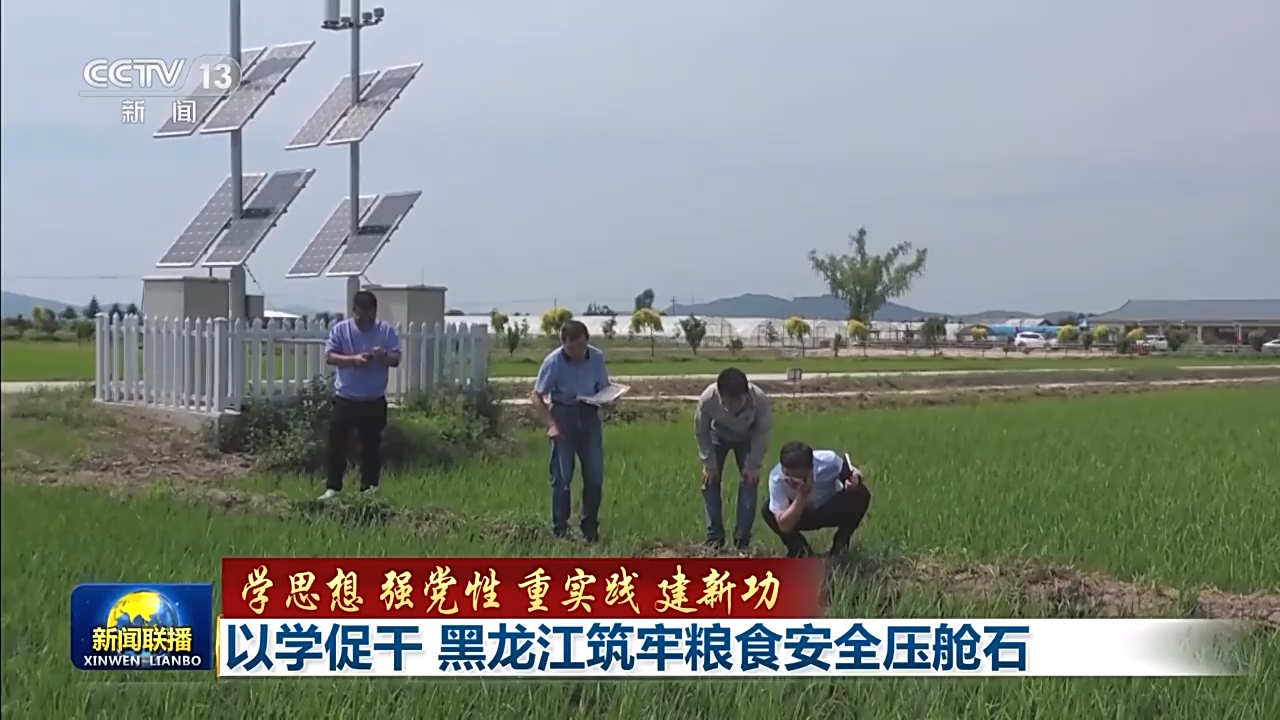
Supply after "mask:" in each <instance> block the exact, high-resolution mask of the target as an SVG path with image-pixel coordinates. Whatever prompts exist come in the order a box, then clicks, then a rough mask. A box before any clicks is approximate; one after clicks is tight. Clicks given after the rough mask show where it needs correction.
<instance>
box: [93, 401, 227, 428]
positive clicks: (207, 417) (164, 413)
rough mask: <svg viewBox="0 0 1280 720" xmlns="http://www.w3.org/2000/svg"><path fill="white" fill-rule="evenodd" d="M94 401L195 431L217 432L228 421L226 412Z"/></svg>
mask: <svg viewBox="0 0 1280 720" xmlns="http://www.w3.org/2000/svg"><path fill="white" fill-rule="evenodd" d="M94 403H95V404H97V405H100V406H102V407H105V408H110V409H112V410H116V411H119V412H122V413H125V414H126V415H132V416H134V417H140V418H145V419H148V420H158V421H160V422H162V423H165V424H166V425H172V426H174V427H178V428H182V429H183V430H188V431H190V432H194V433H217V432H218V430H219V429H220V428H221V427H222V424H223V423H225V422H226V421H227V419H226V418H227V416H226V414H225V413H224V414H223V415H221V416H219V415H217V414H215V413H203V412H195V411H192V410H181V409H178V408H166V407H156V406H154V405H141V404H135V403H127V402H105V401H101V400H94Z"/></svg>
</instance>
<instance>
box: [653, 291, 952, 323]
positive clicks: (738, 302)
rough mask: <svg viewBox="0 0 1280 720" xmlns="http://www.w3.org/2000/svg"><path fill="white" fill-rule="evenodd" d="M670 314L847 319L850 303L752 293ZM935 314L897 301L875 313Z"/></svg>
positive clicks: (890, 316)
mask: <svg viewBox="0 0 1280 720" xmlns="http://www.w3.org/2000/svg"><path fill="white" fill-rule="evenodd" d="M666 312H667V314H668V315H690V314H692V315H706V316H709V317H755V318H786V317H791V316H792V315H798V316H800V317H803V318H810V319H816V320H845V319H847V318H848V317H849V304H848V303H846V302H845V301H844V300H841V299H839V298H835V297H831V296H830V295H815V296H808V297H797V298H793V299H791V300H784V299H782V298H780V297H776V296H774V295H757V294H754V293H749V294H747V295H739V296H737V297H731V298H720V299H719V300H712V301H711V302H705V303H697V304H693V305H673V306H671V307H670V308H668V309H667V311H666ZM931 315H933V313H929V312H925V311H924V310H917V309H915V308H913V307H908V306H906V305H899V304H897V303H892V302H890V303H885V306H884V307H882V308H880V310H879V312H877V313H876V316H875V319H876V320H879V321H880V322H908V321H911V320H920V319H922V318H926V317H930V316H931Z"/></svg>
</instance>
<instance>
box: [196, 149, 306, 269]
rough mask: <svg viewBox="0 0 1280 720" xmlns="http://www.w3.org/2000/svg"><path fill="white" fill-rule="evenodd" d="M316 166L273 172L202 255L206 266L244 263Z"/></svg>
mask: <svg viewBox="0 0 1280 720" xmlns="http://www.w3.org/2000/svg"><path fill="white" fill-rule="evenodd" d="M315 172H316V171H315V170H282V171H280V172H277V173H272V174H271V177H269V178H267V181H266V182H265V183H263V184H262V189H261V190H259V191H258V192H257V193H256V194H254V196H253V197H252V198H250V199H249V202H248V203H246V204H245V206H244V213H243V214H242V215H241V216H240V217H239V218H238V219H236V220H232V221H231V227H229V228H227V232H226V233H225V234H223V236H222V239H221V240H219V241H218V244H217V245H216V246H214V248H213V252H211V253H209V257H207V258H205V261H204V263H203V264H204V266H205V267H234V266H236V265H243V264H244V262H245V261H246V260H248V259H249V256H250V255H252V254H253V251H254V250H257V249H258V244H259V243H261V242H262V238H264V237H266V235H267V233H268V232H269V231H270V230H271V228H273V227H275V224H276V222H277V221H279V219H280V216H281V215H283V214H284V212H285V210H287V209H288V208H289V203H292V202H293V200H294V198H296V197H298V193H300V192H302V188H304V187H306V185H307V181H309V180H310V179H311V176H312V175H314V174H315Z"/></svg>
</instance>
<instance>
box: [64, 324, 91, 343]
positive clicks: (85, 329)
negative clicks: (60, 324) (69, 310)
mask: <svg viewBox="0 0 1280 720" xmlns="http://www.w3.org/2000/svg"><path fill="white" fill-rule="evenodd" d="M69 325H70V326H71V331H72V332H74V333H75V334H76V341H77V342H81V343H83V342H84V341H85V340H88V339H90V338H92V337H93V331H94V330H95V329H96V328H95V326H94V321H93V320H85V319H79V320H72V321H71V322H70V323H69Z"/></svg>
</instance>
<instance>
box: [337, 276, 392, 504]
mask: <svg viewBox="0 0 1280 720" xmlns="http://www.w3.org/2000/svg"><path fill="white" fill-rule="evenodd" d="M351 315H352V316H351V317H350V318H347V319H346V320H342V321H341V322H338V323H335V324H334V326H333V328H332V329H330V330H329V342H328V343H327V344H326V346H325V353H326V361H327V362H328V364H330V365H332V366H334V367H336V368H337V369H338V371H337V373H335V376H334V383H333V385H334V391H335V392H334V395H335V397H334V399H333V424H332V425H331V426H330V427H329V480H328V483H326V488H327V489H326V490H325V491H324V495H321V496H320V499H321V500H329V499H332V498H335V497H337V496H338V495H339V494H340V493H341V492H342V476H343V475H344V474H346V472H347V441H348V440H349V439H350V437H351V431H352V430H353V429H354V430H355V431H356V433H357V434H358V435H359V436H360V491H361V492H372V491H373V490H375V489H377V487H378V477H379V475H381V473H382V456H381V449H382V431H383V430H385V429H386V428H387V369H388V368H393V367H397V366H399V365H400V336H399V335H397V334H396V329H395V328H394V327H392V326H391V325H390V323H385V322H382V321H380V320H378V298H377V297H375V296H374V294H373V293H371V292H369V291H368V290H361V291H360V292H358V293H356V297H355V300H354V301H353V302H352V303H351Z"/></svg>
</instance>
